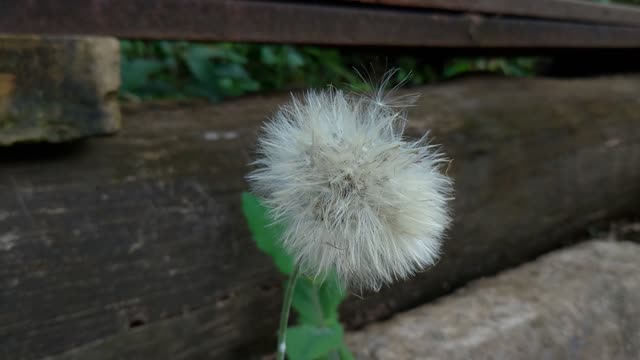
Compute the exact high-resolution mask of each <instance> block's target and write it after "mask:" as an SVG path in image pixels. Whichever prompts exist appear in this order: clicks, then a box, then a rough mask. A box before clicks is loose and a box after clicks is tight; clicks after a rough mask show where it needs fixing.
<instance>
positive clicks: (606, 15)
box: [346, 0, 640, 26]
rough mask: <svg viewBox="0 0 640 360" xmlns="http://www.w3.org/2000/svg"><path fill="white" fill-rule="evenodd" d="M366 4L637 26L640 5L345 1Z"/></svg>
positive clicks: (544, 0) (561, 0) (554, 0)
mask: <svg viewBox="0 0 640 360" xmlns="http://www.w3.org/2000/svg"><path fill="white" fill-rule="evenodd" d="M346 1H351V2H361V3H368V4H378V5H386V6H396V7H410V8H423V9H441V10H450V11H459V12H474V13H484V14H490V15H513V16H522V17H531V18H541V19H553V20H559V21H566V22H583V23H595V24H608V25H616V24H617V25H632V26H638V25H640V8H638V7H636V6H628V5H620V4H601V3H596V2H595V1H589V0H535V1H531V0H346Z"/></svg>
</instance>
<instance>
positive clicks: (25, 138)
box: [0, 34, 120, 146]
mask: <svg viewBox="0 0 640 360" xmlns="http://www.w3.org/2000/svg"><path fill="white" fill-rule="evenodd" d="M119 86H120V47H119V44H118V41H117V40H116V39H113V38H101V37H60V36H57V37H55V36H54V37H51V36H29V35H22V36H11V35H2V34H0V146H6V145H12V144H14V143H19V142H38V141H48V142H62V141H68V140H75V139H78V138H82V137H86V136H93V135H104V134H111V133H113V132H115V131H116V130H117V129H118V128H119V126H120V109H119V107H118V101H117V92H118V88H119Z"/></svg>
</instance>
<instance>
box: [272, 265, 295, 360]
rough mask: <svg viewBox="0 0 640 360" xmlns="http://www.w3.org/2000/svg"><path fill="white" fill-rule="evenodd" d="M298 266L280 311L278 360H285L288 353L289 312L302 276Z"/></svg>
mask: <svg viewBox="0 0 640 360" xmlns="http://www.w3.org/2000/svg"><path fill="white" fill-rule="evenodd" d="M299 270H300V269H298V266H294V267H293V271H292V272H291V275H289V280H287V285H286V287H285V289H284V300H283V302H282V310H281V311H280V328H279V329H278V356H277V359H278V360H284V356H285V353H286V351H287V324H288V323H289V312H290V311H291V302H292V301H293V290H294V289H295V288H296V282H297V281H298V275H299V274H300V271H299Z"/></svg>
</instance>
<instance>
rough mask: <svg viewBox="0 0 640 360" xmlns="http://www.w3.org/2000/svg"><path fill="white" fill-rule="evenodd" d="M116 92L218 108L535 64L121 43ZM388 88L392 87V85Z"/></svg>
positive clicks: (519, 72) (529, 68)
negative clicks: (370, 81) (277, 95)
mask: <svg viewBox="0 0 640 360" xmlns="http://www.w3.org/2000/svg"><path fill="white" fill-rule="evenodd" d="M121 48H122V71H121V73H122V92H121V95H122V97H123V98H125V99H134V100H135V99H152V98H207V99H209V100H211V101H220V100H222V99H224V98H228V97H234V96H240V95H244V94H249V93H255V92H259V91H262V92H264V91H275V90H286V89H293V88H307V87H322V86H326V85H327V84H333V85H334V86H338V87H342V86H345V85H349V86H356V87H357V86H361V85H363V81H362V79H360V78H359V76H358V75H357V73H356V72H355V71H354V68H356V69H363V68H370V65H371V64H379V65H378V66H377V67H378V69H376V66H374V65H372V67H373V70H374V71H376V72H383V71H384V69H390V68H398V72H397V73H396V74H395V78H394V79H392V80H393V81H392V82H395V83H397V82H399V81H401V80H403V79H405V78H406V77H407V75H408V74H409V73H411V75H412V76H411V78H410V79H409V83H408V85H419V84H425V83H429V82H433V81H437V80H441V79H447V78H451V77H454V76H457V75H460V74H463V73H467V72H473V71H487V72H493V73H499V74H503V75H508V76H528V75H532V74H534V73H535V68H536V65H537V64H538V61H539V60H538V59H536V58H514V59H505V58H473V59H472V58H455V59H451V60H449V61H446V62H445V63H444V64H442V66H440V65H438V66H434V65H433V64H430V63H429V62H428V59H423V58H418V57H409V56H389V57H384V58H382V59H380V58H379V57H377V56H375V55H371V54H362V53H353V52H344V51H339V50H337V49H332V48H322V47H316V46H292V45H264V44H262V45H261V44H243V43H196V42H186V41H138V40H136V41H130V40H123V41H122V42H121ZM392 85H393V84H392Z"/></svg>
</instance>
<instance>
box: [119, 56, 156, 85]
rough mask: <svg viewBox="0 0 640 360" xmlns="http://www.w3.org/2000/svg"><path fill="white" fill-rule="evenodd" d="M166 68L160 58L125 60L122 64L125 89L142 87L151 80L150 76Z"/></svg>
mask: <svg viewBox="0 0 640 360" xmlns="http://www.w3.org/2000/svg"><path fill="white" fill-rule="evenodd" d="M164 68H165V65H164V64H163V63H162V62H161V61H159V60H153V59H135V60H129V61H123V62H122V66H121V73H122V75H121V76H122V88H123V90H125V91H126V90H133V89H138V88H141V87H142V86H144V85H145V84H146V82H147V81H149V77H150V76H151V75H153V74H155V73H157V72H159V71H161V70H163V69H164Z"/></svg>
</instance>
